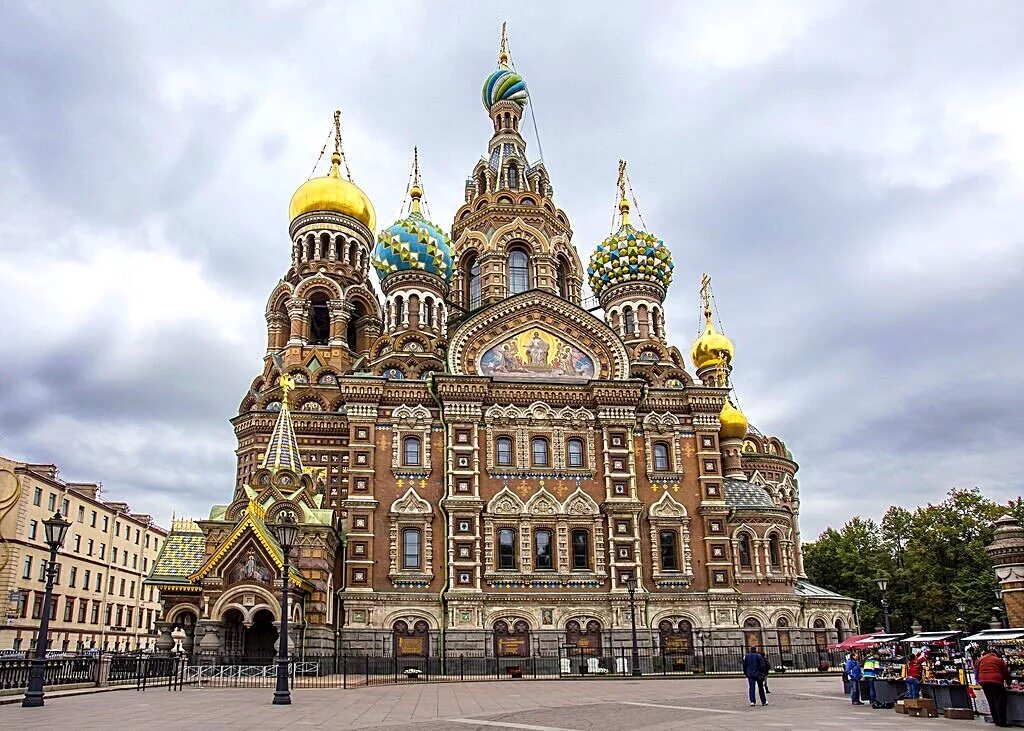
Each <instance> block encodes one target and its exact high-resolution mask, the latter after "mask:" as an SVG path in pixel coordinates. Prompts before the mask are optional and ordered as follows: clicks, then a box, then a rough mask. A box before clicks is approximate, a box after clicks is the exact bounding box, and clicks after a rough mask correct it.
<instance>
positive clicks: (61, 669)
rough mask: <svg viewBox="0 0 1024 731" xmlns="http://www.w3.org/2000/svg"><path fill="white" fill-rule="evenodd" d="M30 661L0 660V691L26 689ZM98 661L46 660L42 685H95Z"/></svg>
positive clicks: (89, 658)
mask: <svg viewBox="0 0 1024 731" xmlns="http://www.w3.org/2000/svg"><path fill="white" fill-rule="evenodd" d="M31 667H32V660H31V659H29V658H11V659H3V660H0V690H10V689H11V688H27V687H28V676H29V670H30V669H31ZM98 670H99V659H98V658H96V657H59V658H50V659H48V660H46V666H45V668H44V670H43V685H44V686H56V685H74V684H77V683H95V682H96V681H97V679H98V676H97V672H98Z"/></svg>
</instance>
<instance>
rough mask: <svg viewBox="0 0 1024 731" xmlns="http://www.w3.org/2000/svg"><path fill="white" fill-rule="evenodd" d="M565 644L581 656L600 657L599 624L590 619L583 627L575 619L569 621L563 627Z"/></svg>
mask: <svg viewBox="0 0 1024 731" xmlns="http://www.w3.org/2000/svg"><path fill="white" fill-rule="evenodd" d="M565 644H566V645H568V646H569V647H574V648H576V650H577V652H579V654H581V655H600V654H601V623H600V622H598V621H597V620H596V619H591V620H590V621H589V622H587V623H586V625H585V626H583V625H581V624H580V623H579V622H578V621H577V620H575V619H573V620H570V621H569V623H568V624H566V625H565Z"/></svg>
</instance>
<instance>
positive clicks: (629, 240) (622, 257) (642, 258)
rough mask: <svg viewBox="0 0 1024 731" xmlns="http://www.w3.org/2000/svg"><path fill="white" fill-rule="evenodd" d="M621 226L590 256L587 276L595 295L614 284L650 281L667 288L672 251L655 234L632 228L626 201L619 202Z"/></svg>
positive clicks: (670, 275) (670, 270)
mask: <svg viewBox="0 0 1024 731" xmlns="http://www.w3.org/2000/svg"><path fill="white" fill-rule="evenodd" d="M619 211H620V212H621V213H622V225H621V226H619V230H618V231H616V232H615V233H613V234H612V235H611V236H609V237H608V238H606V239H605V240H604V241H602V242H601V243H600V244H598V245H597V249H596V250H595V251H594V253H593V254H591V255H590V266H588V267H587V276H588V277H589V278H590V288H591V289H592V290H593V291H594V294H595V295H598V296H600V294H601V291H602V290H604V289H606V288H607V287H611V286H613V285H615V284H622V283H624V282H652V283H654V284H657V285H659V286H661V287H662V288H665V289H667V288H668V285H669V284H671V282H672V270H673V269H674V268H675V265H674V264H673V263H672V252H671V251H669V249H668V247H667V246H665V242H664V241H662V240H661V239H659V238H658V237H657V236H655V235H654V234H650V233H647V232H646V231H641V230H640V229H638V228H635V227H634V226H633V225H632V224H630V222H629V203H628V202H627V201H626V199H625V198H623V199H622V200H621V201H620V202H619Z"/></svg>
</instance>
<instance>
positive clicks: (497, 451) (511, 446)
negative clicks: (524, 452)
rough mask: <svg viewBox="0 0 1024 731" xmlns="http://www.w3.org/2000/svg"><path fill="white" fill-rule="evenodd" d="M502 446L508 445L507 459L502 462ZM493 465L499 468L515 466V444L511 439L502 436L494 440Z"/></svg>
mask: <svg viewBox="0 0 1024 731" xmlns="http://www.w3.org/2000/svg"><path fill="white" fill-rule="evenodd" d="M502 444H507V445H508V459H507V460H503V459H502V456H501V451H502V450H501V447H502ZM494 464H496V465H498V466H499V467H511V466H512V465H513V464H515V442H513V441H512V437H510V436H505V435H502V436H500V437H498V438H497V439H495V440H494Z"/></svg>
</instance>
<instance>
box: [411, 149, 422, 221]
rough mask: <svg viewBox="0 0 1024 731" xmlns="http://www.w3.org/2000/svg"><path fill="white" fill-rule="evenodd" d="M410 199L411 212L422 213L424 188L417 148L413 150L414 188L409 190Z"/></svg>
mask: <svg viewBox="0 0 1024 731" xmlns="http://www.w3.org/2000/svg"><path fill="white" fill-rule="evenodd" d="M409 197H411V198H412V203H411V206H410V212H411V213H422V211H421V210H420V199H421V198H422V197H423V186H422V185H421V184H420V151H419V148H417V147H413V148H412V187H411V188H410V189H409Z"/></svg>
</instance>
